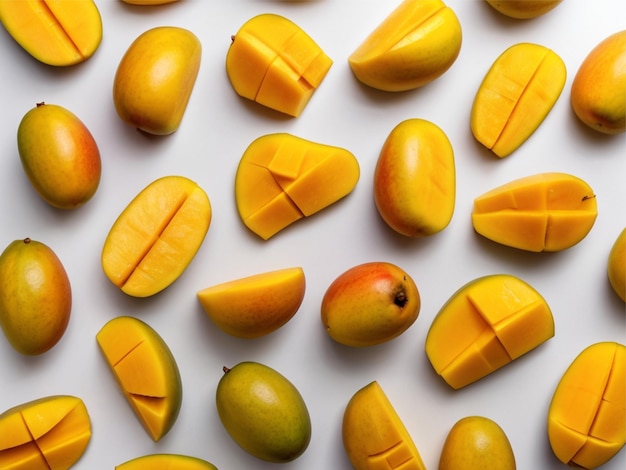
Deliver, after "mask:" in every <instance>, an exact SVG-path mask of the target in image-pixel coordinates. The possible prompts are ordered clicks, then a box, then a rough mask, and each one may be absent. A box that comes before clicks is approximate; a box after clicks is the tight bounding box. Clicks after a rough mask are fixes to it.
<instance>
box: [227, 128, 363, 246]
mask: <svg viewBox="0 0 626 470" xmlns="http://www.w3.org/2000/svg"><path fill="white" fill-rule="evenodd" d="M359 175H360V169H359V163H358V161H357V160H356V158H355V157H354V155H352V153H350V152H349V151H347V150H345V149H343V148H339V147H333V146H330V145H324V144H319V143H316V142H311V141H308V140H304V139H301V138H299V137H296V136H293V135H291V134H284V133H281V134H268V135H265V136H262V137H259V138H258V139H256V140H255V141H254V142H252V143H251V144H250V145H249V146H248V148H247V149H246V151H245V152H244V154H243V156H242V158H241V161H240V162H239V167H238V168H237V174H236V177H235V198H236V201H237V210H238V211H239V216H240V217H241V219H242V220H243V222H244V224H245V225H246V226H247V227H248V228H249V229H250V230H252V231H253V232H254V233H256V234H257V235H258V236H260V237H261V238H263V239H264V240H267V239H268V238H270V237H272V236H273V235H275V234H276V233H278V232H279V231H281V230H282V229H284V228H285V227H287V226H288V225H290V224H292V223H293V222H295V221H296V220H298V219H301V218H303V217H308V216H310V215H313V214H315V213H316V212H318V211H320V210H322V209H324V208H326V207H328V206H329V205H331V204H333V203H335V202H337V201H338V200H339V199H341V198H343V197H344V196H346V195H348V194H349V193H350V192H351V191H352V190H353V189H354V187H355V186H356V183H357V182H358V180H359Z"/></svg>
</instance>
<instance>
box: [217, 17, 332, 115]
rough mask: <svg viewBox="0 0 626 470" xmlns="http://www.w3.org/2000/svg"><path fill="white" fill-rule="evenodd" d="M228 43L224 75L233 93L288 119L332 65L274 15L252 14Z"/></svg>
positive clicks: (299, 32)
mask: <svg viewBox="0 0 626 470" xmlns="http://www.w3.org/2000/svg"><path fill="white" fill-rule="evenodd" d="M231 39H232V42H231V44H230V47H229V48H228V53H227V54H226V72H227V74H228V79H229V80H230V83H231V85H232V87H233V89H234V90H235V91H236V92H237V94H238V95H239V96H242V97H243V98H247V99H249V100H252V101H255V102H257V103H259V104H261V105H263V106H266V107H268V108H270V109H274V110H276V111H279V112H281V113H285V114H288V115H290V116H294V117H297V116H299V115H300V114H301V113H302V111H303V110H304V108H305V107H306V105H307V104H308V102H309V101H310V100H311V98H312V97H313V94H314V93H315V91H316V90H317V89H318V88H319V86H320V85H321V83H322V81H323V80H324V78H325V77H326V74H327V73H328V71H329V69H330V67H331V66H332V64H333V61H332V60H331V59H330V58H329V57H328V56H327V55H326V53H325V52H324V51H323V50H322V49H321V48H320V46H319V45H317V43H316V42H315V41H314V40H313V39H312V38H311V37H310V36H309V35H308V34H307V33H306V32H305V31H304V30H302V29H301V28H300V27H299V26H298V25H296V24H295V23H293V22H292V21H291V20H288V19H287V18H285V17H283V16H280V15H275V14H271V13H263V14H260V15H257V16H254V17H253V18H251V19H249V20H248V21H246V22H245V23H244V24H243V25H242V26H241V28H239V31H237V33H236V34H235V35H234V36H232V38H231Z"/></svg>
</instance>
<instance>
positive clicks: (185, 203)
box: [102, 176, 211, 297]
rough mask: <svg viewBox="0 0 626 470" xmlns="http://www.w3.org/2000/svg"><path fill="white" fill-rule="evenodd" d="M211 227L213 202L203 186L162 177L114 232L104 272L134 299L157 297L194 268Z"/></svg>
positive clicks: (109, 238)
mask: <svg viewBox="0 0 626 470" xmlns="http://www.w3.org/2000/svg"><path fill="white" fill-rule="evenodd" d="M210 223H211V203H210V201H209V198H208V196H207V195H206V193H205V192H204V190H203V189H202V188H201V187H200V186H198V184H197V183H195V182H194V181H191V180H190V179H188V178H185V177H183V176H165V177H162V178H159V179H157V180H155V181H153V182H152V183H150V184H149V185H148V186H146V187H145V188H144V189H143V190H142V191H141V192H140V193H139V194H138V195H137V196H136V197H135V198H134V199H133V200H132V201H131V202H130V203H129V204H128V206H127V207H126V208H125V209H124V211H123V212H122V213H121V214H120V215H119V217H118V218H117V220H116V221H115V223H114V224H113V226H112V227H111V230H110V231H109V234H108V235H107V237H106V240H105V242H104V246H103V248H102V268H103V269H104V273H105V274H106V276H107V278H108V279H109V280H110V281H111V282H112V283H113V284H115V285H116V286H117V287H119V288H120V289H121V290H122V291H123V292H125V293H126V294H128V295H131V296H134V297H148V296H150V295H154V294H156V293H157V292H160V291H161V290H163V289H165V288H166V287H168V286H169V285H170V284H171V283H173V282H174V281H175V280H176V279H178V277H179V276H180V275H181V274H182V273H183V271H184V270H185V269H186V268H187V266H188V265H189V263H191V260H192V259H193V257H194V256H195V255H196V252H197V251H198V250H199V249H200V245H202V242H203V241H204V237H205V236H206V233H207V231H208V230H209V225H210Z"/></svg>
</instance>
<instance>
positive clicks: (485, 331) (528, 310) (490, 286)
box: [426, 274, 554, 389]
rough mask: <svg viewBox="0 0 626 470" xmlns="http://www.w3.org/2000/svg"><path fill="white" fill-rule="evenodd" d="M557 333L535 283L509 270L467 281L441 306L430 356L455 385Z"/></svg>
mask: <svg viewBox="0 0 626 470" xmlns="http://www.w3.org/2000/svg"><path fill="white" fill-rule="evenodd" d="M553 336H554V319H553V317H552V312H551V311H550V307H549V306H548V304H547V302H546V301H545V299H544V298H543V297H542V296H541V294H539V292H537V291H536V290H535V289H534V288H533V287H532V286H530V285H529V284H527V283H526V282H524V281H522V280H521V279H519V278H517V277H515V276H512V275H509V274H494V275H489V276H484V277H480V278H478V279H475V280H473V281H470V282H468V283H467V284H465V285H464V286H462V287H461V288H460V289H459V290H457V291H456V292H455V293H454V294H453V295H452V296H451V297H450V299H449V300H448V301H447V302H446V303H445V304H444V305H443V307H442V308H441V309H440V310H439V312H438V313H437V315H436V316H435V319H434V320H433V322H432V324H431V326H430V329H429V330H428V334H427V335H426V355H427V356H428V359H429V360H430V363H431V364H432V366H433V368H434V369H435V371H436V372H437V374H439V375H440V376H441V377H442V378H443V379H444V380H445V381H446V382H447V383H448V385H450V386H451V387H452V388H454V389H459V388H462V387H465V386H466V385H469V384H471V383H473V382H475V381H477V380H479V379H481V378H483V377H485V376H487V375H488V374H490V373H492V372H494V371H496V370H498V369H499V368H501V367H503V366H505V365H506V364H508V363H510V362H511V361H514V360H515V359H517V358H518V357H520V356H522V355H523V354H526V353H527V352H529V351H531V350H532V349H534V348H536V347H537V346H539V345H540V344H542V343H544V342H545V341H547V340H548V339H550V338H552V337H553Z"/></svg>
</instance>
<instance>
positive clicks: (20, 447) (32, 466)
mask: <svg viewBox="0 0 626 470" xmlns="http://www.w3.org/2000/svg"><path fill="white" fill-rule="evenodd" d="M90 440H91V420H90V419H89V414H88V412H87V407H86V406H85V403H83V401H82V400H81V399H80V398H77V397H74V396H70V395H52V396H48V397H44V398H39V399H37V400H33V401H30V402H27V403H23V404H21V405H17V406H15V407H13V408H10V409H8V410H6V411H5V412H4V413H2V414H0V468H3V469H10V470H66V469H68V468H70V467H71V466H73V465H74V464H75V463H76V462H77V461H78V460H79V459H80V457H81V456H82V455H83V453H84V452H85V450H86V448H87V445H88V444H89V441H90Z"/></svg>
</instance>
